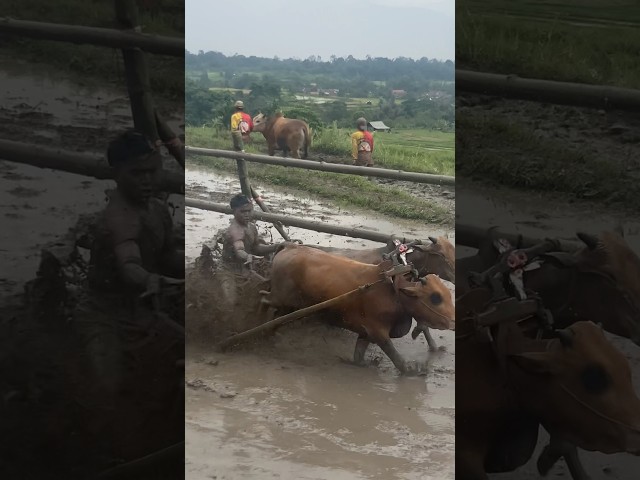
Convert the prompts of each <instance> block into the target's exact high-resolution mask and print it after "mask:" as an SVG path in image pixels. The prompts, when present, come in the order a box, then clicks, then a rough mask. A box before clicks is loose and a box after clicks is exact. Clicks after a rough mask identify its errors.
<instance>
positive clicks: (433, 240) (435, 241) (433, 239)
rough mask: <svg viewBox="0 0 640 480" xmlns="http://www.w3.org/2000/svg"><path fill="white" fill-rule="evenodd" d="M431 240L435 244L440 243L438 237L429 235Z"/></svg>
mask: <svg viewBox="0 0 640 480" xmlns="http://www.w3.org/2000/svg"><path fill="white" fill-rule="evenodd" d="M429 240H431V243H433V244H436V243H438V239H437V238H436V237H429Z"/></svg>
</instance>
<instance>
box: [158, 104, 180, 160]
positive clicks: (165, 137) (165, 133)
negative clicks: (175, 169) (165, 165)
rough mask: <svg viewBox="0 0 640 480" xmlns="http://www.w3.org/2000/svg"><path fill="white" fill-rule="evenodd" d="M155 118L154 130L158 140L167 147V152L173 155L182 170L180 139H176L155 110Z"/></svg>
mask: <svg viewBox="0 0 640 480" xmlns="http://www.w3.org/2000/svg"><path fill="white" fill-rule="evenodd" d="M155 117H156V128H157V129H158V134H159V135H160V139H161V140H162V142H163V143H164V144H165V146H166V147H167V150H169V153H170V154H171V155H173V158H175V159H176V160H177V161H178V163H179V164H180V166H181V167H182V168H184V156H185V153H184V145H183V144H182V142H181V141H180V137H178V136H177V135H176V134H175V132H174V131H173V130H171V127H169V125H167V122H165V121H164V120H163V119H162V118H160V115H159V114H158V111H157V110H156V111H155Z"/></svg>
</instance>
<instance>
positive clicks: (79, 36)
mask: <svg viewBox="0 0 640 480" xmlns="http://www.w3.org/2000/svg"><path fill="white" fill-rule="evenodd" d="M0 33H1V34H5V35H16V36H19V37H30V38H38V39H43V40H53V41H60V42H69V43H75V44H91V45H98V46H103V47H111V48H140V49H141V50H144V51H146V52H149V53H156V54H160V55H170V56H174V57H184V51H185V47H184V38H178V37H175V38H174V37H161V36H158V35H148V34H144V33H138V32H122V31H119V30H113V29H110V28H96V27H83V26H77V25H62V24H57V23H44V22H32V21H27V20H14V19H12V18H8V17H3V18H0Z"/></svg>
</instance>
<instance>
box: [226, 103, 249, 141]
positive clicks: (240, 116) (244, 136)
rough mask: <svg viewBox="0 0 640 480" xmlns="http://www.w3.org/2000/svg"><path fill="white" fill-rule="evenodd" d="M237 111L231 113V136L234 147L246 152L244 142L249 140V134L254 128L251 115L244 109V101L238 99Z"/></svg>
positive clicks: (235, 105)
mask: <svg viewBox="0 0 640 480" xmlns="http://www.w3.org/2000/svg"><path fill="white" fill-rule="evenodd" d="M233 106H234V107H235V112H234V113H233V115H231V138H232V140H233V149H234V150H235V151H236V152H244V144H245V142H248V141H249V138H250V137H249V135H250V134H251V131H252V130H253V120H251V115H249V114H248V113H246V112H245V111H244V103H243V102H242V100H238V101H237V102H236V103H235V104H234V105H233Z"/></svg>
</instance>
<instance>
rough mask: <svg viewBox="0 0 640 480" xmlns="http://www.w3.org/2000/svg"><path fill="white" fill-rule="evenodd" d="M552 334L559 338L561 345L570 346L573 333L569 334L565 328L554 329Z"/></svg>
mask: <svg viewBox="0 0 640 480" xmlns="http://www.w3.org/2000/svg"><path fill="white" fill-rule="evenodd" d="M553 334H554V336H556V337H557V338H558V339H559V340H560V343H562V346H563V347H570V346H571V345H573V335H571V333H570V332H568V331H567V330H555V331H554V332H553Z"/></svg>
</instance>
